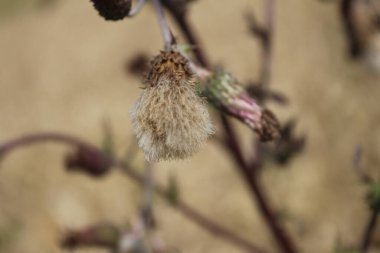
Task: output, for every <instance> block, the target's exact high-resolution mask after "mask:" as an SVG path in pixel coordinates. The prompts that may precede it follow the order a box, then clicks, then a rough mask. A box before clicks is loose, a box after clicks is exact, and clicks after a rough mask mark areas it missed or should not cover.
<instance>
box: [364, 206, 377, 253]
mask: <svg viewBox="0 0 380 253" xmlns="http://www.w3.org/2000/svg"><path fill="white" fill-rule="evenodd" d="M379 213H380V199H378V200H377V202H376V205H375V206H374V207H373V209H372V213H371V216H370V218H369V220H368V224H367V226H366V229H365V231H364V234H363V239H362V242H361V245H360V252H361V253H366V252H368V248H369V246H370V243H371V239H372V236H373V233H374V232H375V228H376V223H377V220H378V217H379Z"/></svg>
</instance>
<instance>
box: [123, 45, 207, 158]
mask: <svg viewBox="0 0 380 253" xmlns="http://www.w3.org/2000/svg"><path fill="white" fill-rule="evenodd" d="M151 64H152V66H151V70H150V72H149V74H148V77H147V81H146V84H147V86H146V88H145V89H144V91H143V93H142V94H141V96H140V98H139V99H138V101H137V102H136V103H135V105H134V106H133V108H132V110H131V112H130V115H131V118H132V125H133V129H134V132H135V134H136V135H137V139H138V143H139V146H140V147H141V148H142V149H143V150H144V152H145V157H146V159H147V160H148V161H159V160H171V159H184V158H187V157H189V156H191V155H193V154H194V153H195V152H197V151H198V149H199V148H200V146H201V144H202V143H203V142H204V141H205V140H206V139H207V138H208V136H209V135H210V134H212V133H213V127H212V123H211V121H210V117H209V114H208V111H207V108H206V107H205V104H204V101H203V100H202V99H201V98H200V97H198V96H197V95H196V94H195V84H196V79H195V76H194V74H193V73H192V71H191V70H190V68H189V66H188V60H187V59H186V58H185V57H184V56H183V55H181V54H180V53H179V52H177V51H176V50H170V51H164V52H161V53H160V54H159V55H158V56H156V57H155V58H154V59H153V61H152V63H151Z"/></svg>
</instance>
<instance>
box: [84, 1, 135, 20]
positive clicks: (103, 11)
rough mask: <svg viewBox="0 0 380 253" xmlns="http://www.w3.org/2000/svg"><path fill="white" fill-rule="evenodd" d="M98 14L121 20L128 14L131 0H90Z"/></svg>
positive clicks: (109, 18)
mask: <svg viewBox="0 0 380 253" xmlns="http://www.w3.org/2000/svg"><path fill="white" fill-rule="evenodd" d="M91 2H93V4H94V7H95V9H96V10H97V11H98V12H99V15H100V16H102V17H103V18H105V19H106V20H112V21H116V20H121V19H123V18H125V17H126V16H128V14H129V12H130V10H131V7H132V1H131V0H91Z"/></svg>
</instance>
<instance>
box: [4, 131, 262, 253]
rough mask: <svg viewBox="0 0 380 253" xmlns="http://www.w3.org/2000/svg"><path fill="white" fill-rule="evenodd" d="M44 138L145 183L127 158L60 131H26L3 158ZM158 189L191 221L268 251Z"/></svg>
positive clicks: (251, 247) (240, 244) (257, 250)
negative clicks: (98, 158) (94, 157)
mask: <svg viewBox="0 0 380 253" xmlns="http://www.w3.org/2000/svg"><path fill="white" fill-rule="evenodd" d="M45 142H53V143H60V144H65V145H68V146H70V147H74V148H77V149H79V150H82V149H85V150H87V151H91V152H94V153H95V154H97V155H100V156H101V157H102V158H104V159H106V160H107V161H109V163H108V167H107V168H108V170H107V171H109V169H110V168H111V167H112V166H113V167H117V168H120V169H121V170H122V171H123V172H124V173H125V174H126V175H127V176H128V177H129V178H131V179H132V180H134V181H135V182H136V183H138V185H139V186H140V187H143V185H144V176H143V175H141V174H140V173H138V172H137V171H136V170H134V169H133V168H132V167H130V165H129V164H126V163H125V162H123V161H121V160H118V159H116V158H112V157H109V156H108V155H107V154H105V153H104V152H103V151H102V150H101V149H99V148H97V147H95V146H94V145H91V144H89V143H86V142H83V141H81V140H80V139H78V138H75V137H73V136H70V135H65V134H61V133H37V134H31V135H26V136H23V137H20V138H17V139H14V140H10V141H8V142H5V143H3V144H1V145H0V158H4V156H5V155H7V154H9V153H10V152H11V151H14V150H15V149H18V148H22V147H26V146H30V145H32V144H38V143H45ZM91 152H90V153H91ZM155 192H156V193H157V194H158V195H159V196H160V197H161V198H163V199H164V200H165V201H166V202H167V203H168V204H171V205H172V206H173V207H174V208H175V209H177V210H178V211H179V212H181V213H182V215H184V216H185V217H186V218H188V219H189V220H190V221H192V222H194V223H195V224H197V225H198V226H200V227H201V228H203V229H204V230H206V231H208V232H209V233H211V234H213V235H215V236H217V237H219V238H221V239H224V240H225V241H227V242H229V243H231V244H234V245H235V246H237V247H239V248H241V249H244V250H246V251H247V252H252V253H266V251H264V250H262V249H260V248H259V247H257V246H256V245H254V244H253V243H251V242H249V241H247V240H245V239H243V238H241V237H240V236H238V235H236V234H235V233H234V232H232V231H230V230H228V229H227V228H224V227H222V226H221V225H219V224H216V223H214V222H213V221H211V220H209V219H208V218H206V217H205V216H203V215H202V214H200V213H198V212H197V211H196V210H195V209H193V208H192V207H191V206H189V205H188V204H186V203H185V202H183V201H181V200H180V199H178V200H177V201H176V204H175V205H173V203H172V201H171V200H170V199H169V198H168V197H167V192H168V190H167V189H166V188H165V187H163V186H161V185H156V187H155Z"/></svg>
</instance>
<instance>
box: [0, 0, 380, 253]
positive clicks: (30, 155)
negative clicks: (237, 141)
mask: <svg viewBox="0 0 380 253" xmlns="http://www.w3.org/2000/svg"><path fill="white" fill-rule="evenodd" d="M7 2H8V3H7ZM9 2H12V1H10V0H8V1H6V0H0V8H1V11H0V15H1V18H0V142H2V141H5V140H8V139H11V138H14V137H17V136H20V135H22V134H27V133H33V132H40V131H61V132H65V133H69V134H73V135H76V136H79V137H81V138H83V139H84V140H88V141H89V142H92V143H94V144H99V143H100V142H101V139H102V122H103V121H104V119H109V121H110V122H111V124H112V127H113V130H114V134H115V139H116V147H117V149H118V150H120V152H119V153H120V155H122V152H123V150H125V148H126V147H128V145H129V144H130V143H131V142H132V141H134V137H133V135H132V133H131V124H130V119H129V116H128V111H129V108H130V106H131V105H132V104H133V102H134V101H135V100H136V99H137V97H138V95H139V93H140V88H139V87H140V86H141V85H140V81H139V79H138V78H136V77H133V76H131V75H130V74H128V73H126V71H125V65H126V62H127V61H128V60H129V59H130V58H132V57H133V56H134V55H135V54H136V53H138V52H147V53H148V54H150V55H153V54H155V53H156V52H158V50H160V49H161V47H162V41H161V36H160V31H159V28H158V25H157V23H156V17H155V16H154V15H153V11H152V8H151V7H145V9H144V11H143V12H142V13H141V15H138V16H137V17H136V18H133V19H127V20H125V21H122V22H117V23H109V22H105V21H103V20H102V19H101V18H99V17H98V15H97V13H96V12H95V11H94V10H93V8H92V7H91V5H90V4H89V1H87V0H82V1H79V0H59V1H55V2H52V3H49V4H46V5H43V7H40V5H39V4H37V3H34V2H36V1H31V0H28V1H26V0H18V1H13V4H14V5H15V6H11V5H10V3H9ZM277 2H278V6H277V9H276V23H275V38H274V62H273V76H272V87H273V88H274V89H276V90H278V91H281V92H283V93H285V94H286V95H287V96H288V97H289V100H290V102H291V103H290V105H289V106H287V107H280V106H278V105H274V104H270V107H271V109H273V111H274V112H275V113H276V114H277V115H278V116H279V118H280V119H281V120H282V121H285V120H286V119H287V118H290V117H294V118H296V119H297V120H298V124H297V133H299V134H305V135H306V136H307V147H306V149H305V151H304V153H303V154H301V155H300V156H299V157H297V158H296V159H294V160H293V161H292V162H291V163H290V164H289V165H288V166H287V167H286V168H278V167H277V166H276V165H273V164H272V165H271V166H268V167H267V168H266V170H265V171H264V172H263V173H262V182H263V185H264V186H265V189H266V190H267V192H268V197H269V199H270V202H271V205H272V206H273V207H274V208H275V209H276V210H278V211H279V212H286V213H287V215H286V216H287V218H286V219H284V220H283V222H284V224H285V226H286V227H287V228H288V229H289V230H290V232H291V235H292V237H294V239H295V241H296V242H297V244H298V245H299V248H300V250H301V252H305V253H328V252H333V249H334V246H335V243H336V241H337V239H338V238H339V239H340V240H341V241H342V242H344V243H345V244H347V245H354V244H356V243H358V241H359V240H360V236H361V234H362V230H363V229H364V226H365V222H366V219H367V216H368V215H369V212H368V209H367V206H366V204H365V201H364V195H365V190H366V189H365V187H363V185H362V184H360V182H359V180H358V178H357V176H356V175H355V173H354V171H353V168H352V157H353V153H354V150H355V148H356V146H358V145H361V146H362V147H363V150H364V164H365V167H366V168H368V170H370V171H371V173H372V174H373V175H374V176H375V177H378V176H380V173H378V169H379V166H380V158H379V157H380V107H379V100H380V77H379V76H376V75H374V74H372V73H370V72H369V71H368V70H367V69H366V68H365V67H364V66H363V65H361V64H359V63H357V62H352V61H350V60H349V59H348V57H347V55H346V51H345V49H346V43H345V37H344V34H343V32H342V25H341V22H340V17H339V15H338V7H337V5H335V4H334V3H322V1H317V0H287V1H277ZM261 4H262V1H260V0H254V1H249V0H236V1H228V0H219V1H215V0H214V1H212V0H200V1H197V2H195V3H194V4H193V6H192V8H191V10H192V11H191V20H192V23H193V25H194V26H195V28H196V30H197V32H198V34H199V36H200V38H201V41H202V43H203V45H204V47H205V49H206V52H207V53H208V56H209V57H210V58H211V60H212V61H213V62H214V63H216V64H219V65H222V66H224V67H225V68H226V69H227V70H228V71H230V72H232V73H234V75H235V76H237V77H238V78H239V79H240V80H242V81H248V80H254V79H257V77H258V74H259V73H258V66H259V55H260V48H259V44H258V42H257V41H255V40H253V39H252V37H251V36H250V35H249V34H248V31H247V26H246V23H245V20H244V16H243V14H244V13H245V11H246V10H247V9H251V10H254V11H255V12H256V13H257V14H258V15H259V17H260V14H261V7H262V5H261ZM176 34H178V35H180V33H179V32H178V31H176ZM180 40H181V37H180ZM215 121H217V119H216V118H215ZM237 125H239V127H238V129H239V131H240V135H241V137H242V140H243V139H244V140H245V138H243V137H244V135H246V134H248V131H249V130H248V129H247V128H246V127H245V126H241V125H240V124H237ZM245 146H246V147H247V149H246V152H248V151H249V150H250V146H251V144H250V143H245ZM67 151H68V150H67V149H66V148H64V147H61V146H58V145H55V144H42V145H37V146H33V147H29V148H25V149H22V150H20V151H18V152H16V153H13V154H12V155H10V156H9V157H7V158H6V159H5V160H3V161H2V163H1V165H0V252H4V253H21V252H22V253H41V252H50V253H57V252H64V251H63V250H62V249H60V248H59V247H58V242H59V240H60V238H61V236H62V233H63V232H65V231H66V230H67V229H69V228H80V227H82V226H85V225H89V224H92V223H94V222H97V221H111V222H115V223H117V224H125V223H127V222H128V221H129V220H130V219H133V218H134V217H135V216H136V215H137V213H138V209H137V207H138V204H139V203H140V197H141V193H140V191H139V188H137V187H136V185H135V184H134V183H133V182H132V181H131V180H129V179H128V178H126V177H125V176H124V175H122V174H121V173H120V172H117V171H116V172H114V173H111V174H110V175H108V176H106V177H104V178H101V179H96V180H94V179H92V178H88V177H87V176H85V175H82V174H76V173H67V172H65V171H64V168H63V167H64V166H63V164H62V158H63V156H64V154H65V153H66V152H67ZM139 160H141V157H139V158H137V162H138V161H139ZM234 166H235V165H234V163H233V162H232V161H231V160H230V159H229V157H228V155H226V153H225V151H224V150H223V149H222V148H221V147H219V146H218V145H217V144H216V143H215V142H213V141H210V142H208V143H207V145H206V146H205V147H203V149H202V151H201V152H199V153H198V154H197V155H196V156H194V157H192V158H191V159H188V160H185V161H180V162H164V163H160V164H159V165H158V167H157V171H156V175H157V177H158V179H159V181H161V182H164V183H165V182H166V181H167V178H168V176H169V175H170V174H173V173H174V174H176V175H177V177H178V181H179V182H180V185H181V192H182V194H183V198H184V199H185V200H186V201H187V202H189V203H191V204H193V205H194V206H196V207H197V208H198V209H199V210H200V211H201V212H202V213H204V214H205V215H207V216H209V217H212V219H214V220H215V221H218V222H220V223H223V224H225V225H226V226H227V227H229V228H230V229H232V230H234V231H236V233H238V234H240V235H242V236H243V237H245V238H248V239H251V240H252V241H254V242H255V243H257V244H258V245H260V246H262V247H264V248H267V249H269V250H271V252H276V250H277V249H276V245H275V243H274V241H273V239H272V237H271V236H269V233H268V230H267V228H266V226H265V224H264V222H263V220H262V218H261V216H260V214H259V212H258V211H257V210H256V207H255V204H254V203H252V201H251V199H250V196H249V195H248V193H247V191H246V188H245V184H244V182H243V181H242V180H241V178H240V176H239V175H238V174H237V173H236V171H235V170H234ZM156 205H157V207H156V212H157V217H158V222H159V232H160V234H161V236H162V238H163V239H164V240H165V241H166V242H167V244H169V245H171V246H173V247H176V248H178V249H180V252H183V253H190V252H191V253H201V252H202V253H203V252H210V253H211V252H218V253H227V252H228V253H235V252H236V253H237V252H242V251H241V250H240V249H238V248H235V247H234V246H231V245H230V244H228V243H226V242H224V241H221V240H219V239H217V238H215V237H213V236H211V235H209V234H208V233H207V232H205V231H203V230H201V229H199V228H198V227H197V226H195V225H194V224H193V223H191V222H189V221H188V220H186V219H184V218H183V217H182V216H181V215H180V214H179V213H178V212H176V211H175V210H173V209H172V208H170V207H168V206H167V205H165V204H164V203H163V202H162V201H160V200H157V201H156ZM377 240H378V242H379V243H380V229H379V230H378V231H377ZM76 252H78V253H85V252H88V253H90V252H91V253H92V252H94V253H95V252H104V251H101V250H94V249H86V250H78V251H76ZM375 252H380V248H379V249H378V250H376V247H374V248H373V249H372V251H371V253H375Z"/></svg>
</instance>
